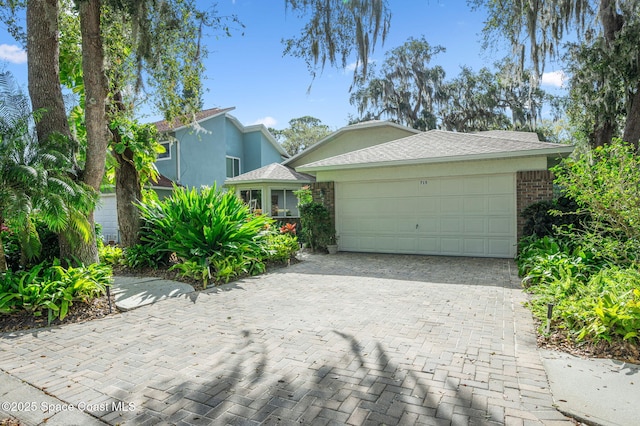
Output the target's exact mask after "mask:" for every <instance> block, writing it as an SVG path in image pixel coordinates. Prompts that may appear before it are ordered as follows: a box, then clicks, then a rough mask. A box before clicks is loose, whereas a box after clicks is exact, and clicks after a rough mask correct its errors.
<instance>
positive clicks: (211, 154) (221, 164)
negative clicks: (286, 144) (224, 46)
mask: <svg viewBox="0 0 640 426" xmlns="http://www.w3.org/2000/svg"><path fill="white" fill-rule="evenodd" d="M234 109H235V108H223V109H221V108H212V109H207V110H203V111H200V112H199V113H197V114H196V116H195V120H193V121H192V122H191V123H189V124H186V125H185V124H183V123H182V122H180V121H176V122H174V123H168V122H166V121H159V122H157V123H155V125H156V127H157V128H158V130H159V131H160V133H161V134H162V137H161V143H162V145H163V146H164V148H165V152H164V153H162V154H160V155H159V156H158V160H157V161H156V167H157V168H158V172H160V174H162V175H164V176H166V177H167V178H169V179H170V180H172V181H173V182H176V183H178V184H180V185H183V186H187V187H200V186H212V185H214V184H217V185H218V186H222V184H223V183H224V181H225V180H226V179H228V178H233V177H235V176H238V175H240V174H242V173H246V172H250V171H252V170H256V169H259V168H260V167H262V166H264V165H267V164H270V163H274V162H275V163H280V162H281V161H283V160H285V159H287V158H288V157H289V156H288V154H287V152H286V151H285V150H284V149H283V148H282V147H281V146H280V144H279V143H278V142H277V141H276V140H275V139H274V137H273V136H272V135H271V134H270V133H269V131H268V130H267V128H266V127H265V126H264V125H262V124H256V125H251V126H244V125H243V124H241V123H240V122H239V121H238V119H236V118H235V117H234V116H233V115H231V114H230V112H231V111H233V110H234Z"/></svg>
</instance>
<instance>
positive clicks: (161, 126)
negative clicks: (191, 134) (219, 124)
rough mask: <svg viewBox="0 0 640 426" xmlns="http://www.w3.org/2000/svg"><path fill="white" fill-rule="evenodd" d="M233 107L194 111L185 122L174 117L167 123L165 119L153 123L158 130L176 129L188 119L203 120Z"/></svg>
mask: <svg viewBox="0 0 640 426" xmlns="http://www.w3.org/2000/svg"><path fill="white" fill-rule="evenodd" d="M234 109H235V107H230V108H210V109H205V110H202V111H199V112H197V113H195V115H194V116H193V117H187V122H185V121H183V120H182V118H181V117H178V118H176V119H175V120H173V122H171V123H169V122H168V121H166V120H162V121H156V122H155V123H153V124H154V125H155V126H156V128H157V129H158V131H159V132H168V131H171V130H177V129H179V128H181V127H185V126H188V125H189V124H191V122H188V120H189V119H191V120H192V122H193V121H200V120H204V119H205V118H209V117H213V116H215V115H219V114H223V113H225V112H229V111H233V110H234Z"/></svg>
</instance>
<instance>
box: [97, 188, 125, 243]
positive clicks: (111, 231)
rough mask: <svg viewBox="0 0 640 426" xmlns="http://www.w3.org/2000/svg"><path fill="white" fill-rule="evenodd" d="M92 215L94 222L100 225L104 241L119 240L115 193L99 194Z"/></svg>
mask: <svg viewBox="0 0 640 426" xmlns="http://www.w3.org/2000/svg"><path fill="white" fill-rule="evenodd" d="M94 217H95V221H96V223H99V224H100V225H102V237H103V238H104V241H105V242H106V243H108V242H109V241H115V242H117V243H118V242H120V233H119V232H118V210H117V204H116V194H100V201H99V202H98V206H97V207H96V210H95V213H94Z"/></svg>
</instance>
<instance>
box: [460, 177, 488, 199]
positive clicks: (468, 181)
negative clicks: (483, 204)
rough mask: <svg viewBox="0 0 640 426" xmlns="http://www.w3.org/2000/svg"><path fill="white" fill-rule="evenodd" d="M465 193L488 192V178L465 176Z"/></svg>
mask: <svg viewBox="0 0 640 426" xmlns="http://www.w3.org/2000/svg"><path fill="white" fill-rule="evenodd" d="M463 187H464V194H465V195H471V194H486V193H487V180H486V178H465V179H464V180H463Z"/></svg>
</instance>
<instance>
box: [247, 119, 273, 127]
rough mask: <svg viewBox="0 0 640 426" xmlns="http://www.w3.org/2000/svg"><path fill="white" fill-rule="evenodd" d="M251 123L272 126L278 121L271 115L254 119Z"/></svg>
mask: <svg viewBox="0 0 640 426" xmlns="http://www.w3.org/2000/svg"><path fill="white" fill-rule="evenodd" d="M252 124H264V125H265V126H266V127H274V126H275V125H276V124H278V121H277V120H276V119H275V118H273V117H263V118H259V119H257V120H256V121H254V122H253V123H252Z"/></svg>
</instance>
